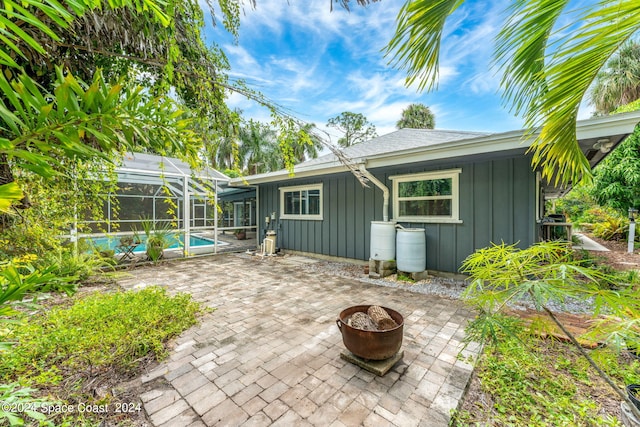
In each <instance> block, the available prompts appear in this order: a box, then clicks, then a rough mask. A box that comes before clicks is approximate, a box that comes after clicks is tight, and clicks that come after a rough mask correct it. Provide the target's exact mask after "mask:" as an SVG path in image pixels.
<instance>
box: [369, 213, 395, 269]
mask: <svg viewBox="0 0 640 427" xmlns="http://www.w3.org/2000/svg"><path fill="white" fill-rule="evenodd" d="M369 256H370V258H371V259H373V260H376V261H390V260H392V259H395V258H396V225H395V223H393V222H388V221H371V246H370V251H369Z"/></svg>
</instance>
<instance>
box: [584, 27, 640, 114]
mask: <svg viewBox="0 0 640 427" xmlns="http://www.w3.org/2000/svg"><path fill="white" fill-rule="evenodd" d="M638 98H640V43H638V42H637V41H635V40H630V41H629V42H628V43H626V44H625V45H624V46H622V48H621V49H620V51H619V52H618V53H617V54H616V55H614V56H613V57H612V58H611V59H610V60H609V61H608V62H607V64H606V66H605V68H604V69H603V70H602V71H601V72H599V73H598V75H597V76H596V81H595V84H594V86H593V89H592V90H591V102H592V104H593V105H594V106H595V107H596V114H600V115H605V114H609V113H611V112H612V111H614V110H615V109H616V108H618V107H620V106H621V105H625V104H628V103H630V102H632V101H635V100H636V99H638Z"/></svg>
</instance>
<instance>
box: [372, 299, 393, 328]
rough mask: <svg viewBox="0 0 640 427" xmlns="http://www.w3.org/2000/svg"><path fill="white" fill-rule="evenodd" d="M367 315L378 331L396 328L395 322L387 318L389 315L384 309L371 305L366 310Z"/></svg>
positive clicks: (389, 317)
mask: <svg viewBox="0 0 640 427" xmlns="http://www.w3.org/2000/svg"><path fill="white" fill-rule="evenodd" d="M367 314H368V315H369V317H370V318H371V320H372V321H373V323H375V324H376V327H377V329H378V330H379V331H386V330H388V329H393V328H395V327H396V326H398V324H397V323H396V322H395V320H393V319H392V318H391V316H389V313H387V311H386V310H385V309H384V308H382V307H380V306H378V305H372V306H371V307H369V309H368V310H367Z"/></svg>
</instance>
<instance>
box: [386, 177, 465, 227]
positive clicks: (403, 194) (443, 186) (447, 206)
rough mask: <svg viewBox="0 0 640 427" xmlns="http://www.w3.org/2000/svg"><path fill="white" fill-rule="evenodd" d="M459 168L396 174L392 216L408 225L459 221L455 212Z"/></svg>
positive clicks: (457, 211)
mask: <svg viewBox="0 0 640 427" xmlns="http://www.w3.org/2000/svg"><path fill="white" fill-rule="evenodd" d="M460 172H462V170H461V169H451V170H446V171H438V172H426V173H420V174H412V175H397V176H392V177H390V179H391V180H392V181H393V217H394V219H395V220H396V221H407V222H462V221H460V218H459V209H458V177H459V175H460Z"/></svg>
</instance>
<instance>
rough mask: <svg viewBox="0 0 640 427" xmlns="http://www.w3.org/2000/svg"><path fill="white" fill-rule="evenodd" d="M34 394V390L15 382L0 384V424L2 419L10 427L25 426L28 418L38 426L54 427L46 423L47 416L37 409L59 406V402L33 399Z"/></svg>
mask: <svg viewBox="0 0 640 427" xmlns="http://www.w3.org/2000/svg"><path fill="white" fill-rule="evenodd" d="M35 392H37V390H36V389H34V388H31V387H21V386H20V384H19V383H17V382H14V383H11V384H0V402H2V405H0V422H1V421H2V420H3V419H4V420H6V421H7V422H8V423H9V425H10V426H22V425H25V418H27V417H28V418H31V419H32V420H34V421H35V422H37V423H38V425H40V426H47V427H48V426H54V424H53V423H52V422H48V421H47V416H46V415H45V414H44V413H43V412H40V411H39V410H38V409H40V408H46V407H53V406H55V405H60V402H57V401H53V400H51V399H46V398H36V397H33V396H32V395H33V394H35ZM18 414H19V415H18ZM28 418H27V419H28Z"/></svg>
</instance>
